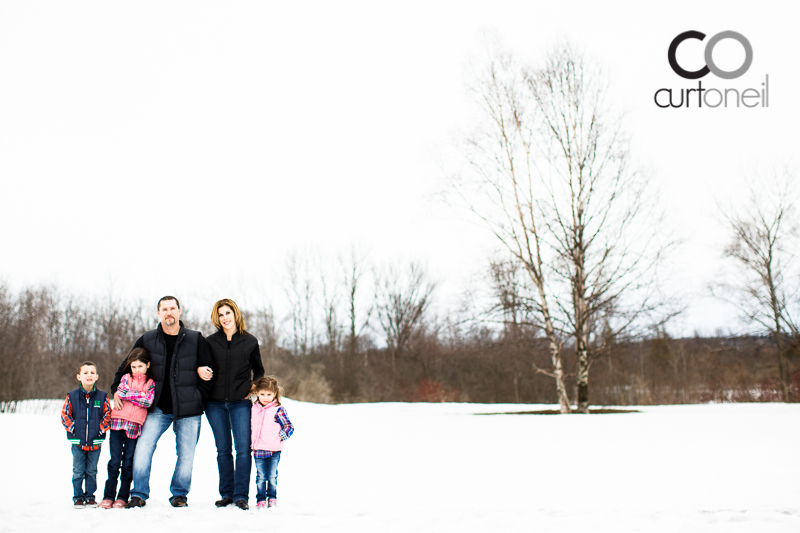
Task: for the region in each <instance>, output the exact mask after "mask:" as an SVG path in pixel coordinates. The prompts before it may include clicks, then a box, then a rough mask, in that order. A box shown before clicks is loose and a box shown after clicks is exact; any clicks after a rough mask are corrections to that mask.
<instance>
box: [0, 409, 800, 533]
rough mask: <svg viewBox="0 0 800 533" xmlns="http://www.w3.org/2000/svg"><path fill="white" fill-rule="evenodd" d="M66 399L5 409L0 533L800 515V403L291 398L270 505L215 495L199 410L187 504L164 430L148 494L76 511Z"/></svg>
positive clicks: (726, 525)
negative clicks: (174, 486) (175, 500)
mask: <svg viewBox="0 0 800 533" xmlns="http://www.w3.org/2000/svg"><path fill="white" fill-rule="evenodd" d="M59 405H60V402H53V403H51V405H50V406H48V407H47V408H46V409H45V410H44V412H42V413H38V414H31V413H30V410H31V409H28V411H29V412H28V413H25V410H26V407H25V406H24V405H23V407H22V408H21V412H20V413H16V414H0V435H2V438H0V457H2V458H3V459H2V470H1V471H2V479H3V481H4V482H3V483H2V485H0V487H2V488H0V533H6V532H11V531H15V532H16V531H47V532H53V531H57V532H61V531H70V532H71V531H74V532H81V533H85V532H86V531H114V529H113V528H115V527H116V528H120V529H118V530H125V531H136V532H143V533H145V532H157V531H191V532H204V531H213V532H226V531H236V532H240V533H247V532H250V531H259V530H269V531H278V532H290V531H291V532H293V533H294V532H305V531H347V532H353V533H358V532H365V533H366V532H369V533H374V532H381V533H382V532H395V531H396V532H401V533H409V532H414V531H436V532H439V531H457V532H467V531H470V532H471V531H475V532H481V533H487V532H494V531H526V532H528V531H536V532H547V531H553V532H561V533H565V532H586V531H608V532H614V533H619V532H623V531H648V532H649V531H656V532H661V531H663V532H670V533H675V532H680V533H687V532H692V531H703V532H705V531H720V532H726V533H727V532H732V533H736V532H744V531H748V532H758V533H769V532H779V531H780V532H793V533H797V532H798V531H800V476H799V475H798V474H800V453H798V442H800V405H783V404H724V405H693V406H664V407H642V408H639V409H641V410H642V411H643V412H642V413H637V414H613V415H590V416H580V415H574V416H537V415H520V416H475V415H474V413H481V412H497V411H523V410H534V409H543V408H552V406H541V405H536V406H533V405H478V404H401V403H394V404H356V405H336V406H332V405H316V404H308V403H301V402H294V401H291V400H286V401H285V405H286V407H287V410H288V412H289V416H290V417H291V419H292V422H293V423H294V424H295V425H296V427H297V431H296V433H295V435H294V436H293V437H292V439H290V440H289V441H288V442H287V443H286V448H285V450H284V453H283V457H282V459H281V464H280V468H279V472H280V475H279V478H278V479H279V480H278V487H279V492H278V500H279V502H280V503H279V507H277V508H275V509H270V510H265V511H260V512H258V511H256V510H255V509H252V510H250V511H247V512H243V511H241V510H239V509H235V508H225V509H217V508H215V507H214V504H213V502H214V501H215V500H216V499H217V498H218V494H217V467H216V452H215V449H214V442H213V437H212V435H211V430H210V428H209V427H208V425H207V423H206V421H205V419H204V420H203V428H202V430H201V435H200V443H199V444H198V449H197V453H196V456H195V463H194V477H193V481H192V490H191V492H190V494H189V505H190V506H189V507H188V508H185V509H174V508H172V507H170V505H169V503H168V501H167V499H168V497H169V490H168V489H169V480H170V477H171V475H172V469H173V466H174V460H175V452H174V449H175V444H174V437H173V434H172V432H171V431H168V432H167V433H165V434H164V437H162V439H161V441H160V442H159V445H158V449H157V450H156V454H155V457H154V462H153V475H152V478H151V481H150V484H151V488H152V494H151V496H150V500H148V502H147V507H145V508H143V509H135V510H125V509H109V510H104V509H86V510H81V511H78V510H75V509H73V508H72V500H71V496H72V484H71V468H72V460H71V455H70V450H69V444H68V443H67V441H66V438H65V437H64V435H63V433H64V432H63V429H62V428H61V424H60V422H59V418H58V407H59ZM105 448H106V447H104V450H103V454H102V455H101V459H100V471H99V473H98V486H99V487H100V488H99V489H98V500H99V499H100V498H99V497H100V496H101V495H102V486H103V484H104V482H105V479H106V474H105V467H106V464H107V462H108V451H107V449H105ZM253 480H255V468H254V469H253ZM252 487H253V488H252V489H251V497H250V503H251V505H253V507H255V488H254V487H255V481H253V483H252Z"/></svg>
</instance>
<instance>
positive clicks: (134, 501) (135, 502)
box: [125, 496, 147, 509]
mask: <svg viewBox="0 0 800 533" xmlns="http://www.w3.org/2000/svg"><path fill="white" fill-rule="evenodd" d="M145 505H147V502H146V501H144V500H143V499H141V498H140V497H138V496H134V497H133V498H131V501H129V502H128V503H127V504H126V505H125V509H133V508H134V507H144V506H145Z"/></svg>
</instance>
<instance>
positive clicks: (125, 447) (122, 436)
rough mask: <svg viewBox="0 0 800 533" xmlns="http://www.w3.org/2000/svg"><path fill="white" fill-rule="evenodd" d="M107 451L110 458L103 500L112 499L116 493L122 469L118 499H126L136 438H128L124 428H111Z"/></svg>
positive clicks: (131, 474)
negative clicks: (109, 453)
mask: <svg viewBox="0 0 800 533" xmlns="http://www.w3.org/2000/svg"><path fill="white" fill-rule="evenodd" d="M110 433H111V438H110V439H109V451H110V452H111V459H109V460H108V481H106V489H105V491H104V492H103V499H104V500H113V499H115V498H114V495H115V494H116V493H117V477H118V476H119V475H120V468H121V469H122V476H121V477H120V481H119V494H118V495H117V498H116V499H118V500H125V501H128V498H129V497H130V495H131V481H132V480H133V452H134V451H135V450H136V439H129V438H128V435H127V434H126V433H125V430H124V429H114V430H111V432H110Z"/></svg>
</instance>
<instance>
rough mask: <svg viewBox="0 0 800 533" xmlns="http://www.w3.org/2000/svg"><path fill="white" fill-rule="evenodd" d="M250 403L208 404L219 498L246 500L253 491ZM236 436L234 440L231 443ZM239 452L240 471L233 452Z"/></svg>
mask: <svg viewBox="0 0 800 533" xmlns="http://www.w3.org/2000/svg"><path fill="white" fill-rule="evenodd" d="M252 405H253V404H252V403H251V402H250V400H237V401H234V402H212V401H208V402H206V405H205V408H206V418H208V424H209V425H210V426H211V431H212V432H213V433H214V441H215V442H216V444H217V467H218V468H219V495H220V496H222V497H223V498H230V499H232V500H233V501H239V500H245V501H247V495H248V492H249V488H250V463H251V459H250V411H251V409H252ZM231 435H233V439H231ZM234 446H235V448H236V467H235V468H234V464H233V454H232V451H231V450H232V448H233V447H234Z"/></svg>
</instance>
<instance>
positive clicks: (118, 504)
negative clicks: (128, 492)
mask: <svg viewBox="0 0 800 533" xmlns="http://www.w3.org/2000/svg"><path fill="white" fill-rule="evenodd" d="M126 505H128V502H126V501H125V500H117V501H115V502H114V503H113V504H112V505H111V507H113V508H114V509H124V508H125V506H126Z"/></svg>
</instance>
